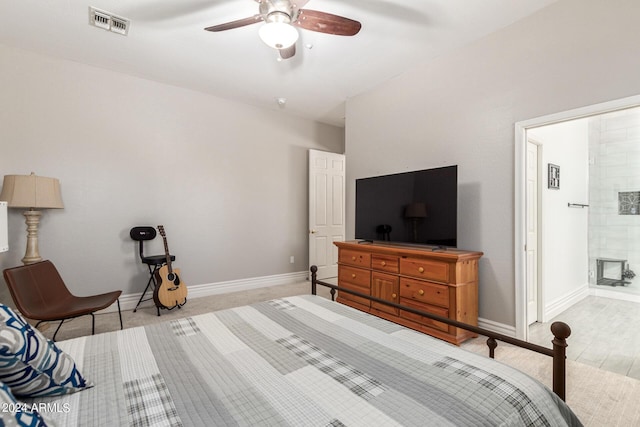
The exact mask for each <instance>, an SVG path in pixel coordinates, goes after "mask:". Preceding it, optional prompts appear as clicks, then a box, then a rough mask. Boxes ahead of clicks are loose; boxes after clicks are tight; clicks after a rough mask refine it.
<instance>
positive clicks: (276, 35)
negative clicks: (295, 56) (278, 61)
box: [258, 12, 298, 49]
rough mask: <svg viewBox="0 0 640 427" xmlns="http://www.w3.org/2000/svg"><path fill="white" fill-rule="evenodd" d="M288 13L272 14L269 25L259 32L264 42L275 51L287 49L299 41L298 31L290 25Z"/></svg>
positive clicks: (265, 25)
mask: <svg viewBox="0 0 640 427" xmlns="http://www.w3.org/2000/svg"><path fill="white" fill-rule="evenodd" d="M290 22H291V18H290V17H289V15H287V14H286V13H282V12H271V13H270V14H269V16H268V17H267V23H266V24H264V25H263V26H262V27H260V29H259V30H258V35H259V36H260V38H261V39H262V41H263V42H265V43H266V44H267V46H270V47H272V48H274V49H286V48H288V47H290V46H291V45H292V44H294V43H295V42H296V41H298V31H297V30H296V29H295V28H294V27H293V26H292V25H291V24H290Z"/></svg>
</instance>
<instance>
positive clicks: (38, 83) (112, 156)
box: [0, 45, 344, 302]
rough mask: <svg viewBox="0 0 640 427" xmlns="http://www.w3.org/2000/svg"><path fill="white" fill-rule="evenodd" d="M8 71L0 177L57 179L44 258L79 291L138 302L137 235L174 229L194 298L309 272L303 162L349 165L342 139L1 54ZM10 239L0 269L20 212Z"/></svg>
mask: <svg viewBox="0 0 640 427" xmlns="http://www.w3.org/2000/svg"><path fill="white" fill-rule="evenodd" d="M0 69H1V70H2V73H1V77H0V94H2V95H1V96H0V144H1V146H2V150H1V154H0V175H6V174H29V173H30V172H32V171H33V172H35V173H36V174H38V175H42V176H51V177H56V178H58V179H59V180H60V182H61V188H62V196H63V201H64V204H65V208H64V209H63V210H50V211H46V212H44V214H43V218H42V222H41V226H40V254H41V255H42V256H43V257H44V258H46V259H51V260H52V261H53V262H54V263H55V264H56V265H57V266H58V268H59V270H60V271H61V274H62V276H63V278H64V279H65V280H66V281H67V283H68V285H69V287H70V288H72V291H73V292H75V293H77V294H79V295H86V294H91V293H95V292H102V291H107V290H111V289H122V290H123V291H124V293H125V294H133V293H136V292H138V293H139V292H142V290H143V289H144V285H145V283H146V278H147V272H146V270H145V268H144V266H143V265H142V264H140V263H139V261H138V258H137V257H136V256H137V255H136V254H137V246H136V243H135V242H133V241H132V240H131V239H130V238H129V229H130V228H131V227H132V226H135V225H152V226H155V225H158V224H163V225H164V226H165V229H166V232H167V237H168V241H169V247H170V250H171V252H172V253H174V254H176V256H177V260H176V265H175V266H176V267H179V268H181V270H182V275H183V281H184V282H185V283H187V284H188V285H198V284H209V283H216V282H221V281H229V280H235V279H243V278H253V277H261V276H268V275H276V274H286V273H292V272H300V271H305V270H306V269H307V262H308V254H307V251H308V243H307V233H308V230H307V221H308V215H307V211H308V208H307V204H308V202H307V200H308V197H307V170H308V167H307V150H308V149H309V148H314V149H319V150H327V151H334V152H343V151H344V130H343V129H341V128H337V127H332V126H328V125H324V124H319V123H316V122H312V121H309V120H304V119H299V118H295V117H291V116H288V115H286V114H284V113H282V112H279V111H271V110H263V109H258V108H254V107H250V106H247V105H243V104H240V103H235V102H231V101H227V100H222V99H219V98H215V97H212V96H208V95H204V94H200V93H196V92H192V91H188V90H184V89H181V88H177V87H173V86H167V85H164V84H159V83H156V82H153V81H148V80H143V79H140V78H136V77H131V76H127V75H123V74H118V73H114V72H111V71H107V70H103V69H98V68H93V67H89V66H85V65H82V64H78V63H74V62H70V61H65V60H61V59H52V58H49V57H45V56H42V55H39V54H36V53H30V52H26V51H21V50H15V49H12V48H8V47H6V46H2V45H0ZM9 233H10V248H11V250H10V252H9V253H5V254H2V255H0V266H1V267H2V268H6V267H9V266H14V265H19V264H20V259H21V258H22V256H23V255H24V250H25V242H26V236H25V234H26V233H25V225H24V217H23V216H22V214H21V212H20V211H19V210H12V209H10V218H9ZM149 252H154V253H158V252H159V253H162V252H163V249H162V240H161V239H160V238H159V237H158V238H157V239H156V241H155V245H153V246H151V247H150V251H149ZM291 255H294V256H295V263H294V264H290V263H289V257H290V256H291ZM2 290H3V291H4V293H3V294H1V295H0V297H1V300H2V301H3V302H9V298H8V296H7V295H8V294H7V292H6V289H5V287H4V286H2Z"/></svg>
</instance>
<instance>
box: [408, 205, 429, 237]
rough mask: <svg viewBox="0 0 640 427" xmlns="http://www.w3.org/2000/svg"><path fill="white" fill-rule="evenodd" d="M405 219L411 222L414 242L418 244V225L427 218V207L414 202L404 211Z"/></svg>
mask: <svg viewBox="0 0 640 427" xmlns="http://www.w3.org/2000/svg"><path fill="white" fill-rule="evenodd" d="M404 217H405V218H407V219H408V220H410V221H411V226H412V227H411V228H412V230H411V231H412V237H413V242H416V243H417V242H418V223H419V222H420V221H421V220H423V219H424V218H426V217H427V205H426V204H424V203H422V202H414V203H411V204H409V205H407V206H406V207H405V209H404Z"/></svg>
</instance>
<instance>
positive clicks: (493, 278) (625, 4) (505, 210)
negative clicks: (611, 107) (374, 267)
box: [346, 0, 640, 325]
mask: <svg viewBox="0 0 640 427" xmlns="http://www.w3.org/2000/svg"><path fill="white" fill-rule="evenodd" d="M639 20H640V5H639V4H638V2H637V0H611V1H606V2H603V1H597V0H586V1H585V0H560V1H559V2H557V3H554V4H553V5H551V6H549V7H547V8H545V9H543V10H541V11H540V12H538V13H536V14H534V15H532V16H530V17H528V18H526V19H524V20H522V21H519V22H517V23H515V24H513V25H511V26H508V27H506V28H504V29H503V30H501V31H498V32H496V33H494V34H491V35H489V36H487V37H485V38H484V39H482V40H480V41H478V42H476V43H473V44H471V45H469V46H466V47H464V48H461V49H459V50H457V51H456V52H454V53H452V54H449V55H444V56H442V57H440V58H438V59H436V60H434V61H432V62H429V63H426V64H423V65H422V66H419V67H416V68H415V69H413V70H410V71H408V72H406V73H404V74H402V75H400V76H398V77H397V78H395V79H393V80H391V81H389V82H388V83H387V84H384V85H382V86H380V87H378V88H375V89H374V90H372V91H370V92H369V93H366V94H363V95H360V96H357V97H354V98H352V99H350V100H349V101H348V102H347V107H346V113H347V115H346V124H347V125H346V132H347V133H346V148H347V150H346V153H347V159H348V168H347V177H348V184H347V185H348V187H347V219H348V222H347V236H353V230H354V228H353V218H354V180H355V179H356V178H360V177H364V176H372V175H379V174H382V173H393V172H401V171H405V170H411V169H423V168H428V167H434V166H441V165H448V164H458V165H459V170H458V172H459V185H460V191H459V215H458V237H459V240H458V242H459V246H460V247H461V248H466V249H474V250H481V251H483V252H484V254H485V255H484V257H483V258H482V259H481V261H480V287H479V300H480V302H479V304H480V307H479V315H480V317H481V318H485V319H489V320H492V321H494V322H498V323H502V324H505V325H515V289H514V280H515V279H514V274H515V272H514V255H513V251H514V239H515V237H514V143H515V142H514V124H515V123H516V122H518V121H523V120H527V119H531V118H534V117H539V116H544V115H548V114H551V113H556V112H560V111H566V110H570V109H574V108H577V107H582V106H586V105H591V104H596V103H600V102H605V101H609V100H613V99H619V98H624V97H627V96H632V95H636V94H639V93H640V79H638V77H637V76H638V75H639V74H640V44H638V43H637V34H638V25H637V23H638V21H639Z"/></svg>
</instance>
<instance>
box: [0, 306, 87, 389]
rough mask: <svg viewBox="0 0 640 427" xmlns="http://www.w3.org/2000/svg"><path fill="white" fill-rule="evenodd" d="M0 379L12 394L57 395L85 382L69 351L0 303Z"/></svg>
mask: <svg viewBox="0 0 640 427" xmlns="http://www.w3.org/2000/svg"><path fill="white" fill-rule="evenodd" d="M0 381H2V382H4V383H5V384H7V385H8V386H9V387H10V388H11V392H12V393H13V394H14V395H15V396H25V397H39V396H56V395H61V394H67V393H73V392H75V391H80V390H82V389H84V388H86V387H91V386H92V385H93V384H91V383H88V382H87V381H86V380H85V379H84V377H83V376H82V375H81V374H80V372H79V371H78V369H76V364H75V362H74V361H73V359H72V358H71V356H69V355H68V354H66V353H64V352H63V351H62V350H60V349H59V348H58V346H56V345H55V343H54V342H53V341H50V340H48V339H46V338H45V337H44V335H42V334H41V333H40V331H38V330H37V329H35V328H32V327H31V325H29V324H28V323H27V322H26V321H25V320H24V319H23V318H22V317H21V316H20V315H18V314H16V313H15V312H14V311H13V310H11V309H10V308H9V307H7V306H6V305H3V304H0Z"/></svg>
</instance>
